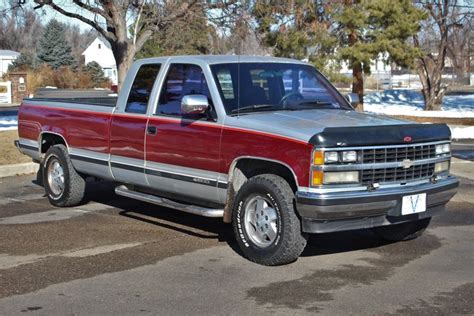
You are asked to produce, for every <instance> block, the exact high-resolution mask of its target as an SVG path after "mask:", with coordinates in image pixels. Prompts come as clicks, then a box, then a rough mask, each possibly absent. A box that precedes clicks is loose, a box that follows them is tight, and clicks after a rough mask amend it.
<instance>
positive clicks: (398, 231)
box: [372, 217, 431, 241]
mask: <svg viewBox="0 0 474 316" xmlns="http://www.w3.org/2000/svg"><path fill="white" fill-rule="evenodd" d="M430 221H431V217H429V218H424V219H419V220H416V221H412V222H406V223H401V224H396V225H387V226H380V227H374V228H372V231H373V232H374V233H375V234H376V235H377V236H379V237H380V238H382V239H385V240H388V241H403V240H411V239H415V238H418V237H420V236H421V235H422V234H423V232H424V231H425V229H426V228H427V227H428V225H429V224H430Z"/></svg>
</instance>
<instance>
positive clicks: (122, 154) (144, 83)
mask: <svg viewBox="0 0 474 316" xmlns="http://www.w3.org/2000/svg"><path fill="white" fill-rule="evenodd" d="M160 66H161V65H160V64H144V65H141V66H140V68H139V69H138V70H136V69H135V71H136V75H135V78H134V80H133V83H132V84H131V87H130V93H129V95H128V98H127V101H126V103H125V104H124V105H123V106H120V105H118V106H117V110H116V111H115V112H114V114H113V117H112V122H111V126H110V165H111V168H112V173H113V175H114V178H115V180H116V181H118V182H122V183H130V184H136V185H141V186H147V183H146V177H145V172H144V166H145V130H146V126H147V120H148V117H147V110H148V103H149V100H150V94H151V92H152V89H153V84H154V83H155V80H156V77H157V76H158V73H159V71H160ZM131 71H134V70H133V69H132V70H131ZM124 89H126V88H125V86H124Z"/></svg>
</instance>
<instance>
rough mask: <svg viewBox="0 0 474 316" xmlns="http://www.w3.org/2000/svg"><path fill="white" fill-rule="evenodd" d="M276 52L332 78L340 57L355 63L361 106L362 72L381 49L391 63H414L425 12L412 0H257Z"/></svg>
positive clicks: (260, 25)
mask: <svg viewBox="0 0 474 316" xmlns="http://www.w3.org/2000/svg"><path fill="white" fill-rule="evenodd" d="M253 14H254V16H255V18H256V21H257V24H258V27H257V31H258V32H259V33H260V34H261V35H262V36H263V38H264V40H265V43H266V44H267V45H268V46H270V47H273V49H274V54H275V55H277V56H283V57H292V58H297V59H307V60H308V61H310V62H312V63H313V64H314V65H315V66H316V67H318V68H319V69H320V70H322V72H323V73H325V74H326V75H329V77H330V78H331V79H333V80H334V79H338V78H337V77H338V76H337V75H336V74H337V71H338V68H339V67H340V64H341V63H342V62H347V64H348V65H349V68H351V69H352V74H353V82H352V91H353V92H354V93H357V94H358V95H359V100H360V104H359V106H358V109H359V110H363V96H364V73H365V74H370V63H371V61H372V60H374V59H376V58H377V57H378V56H379V55H380V54H386V55H387V57H388V58H387V60H386V61H387V63H392V62H394V63H395V64H397V65H399V66H402V67H410V66H413V65H414V61H415V59H416V58H417V57H419V56H420V54H421V51H420V50H419V49H417V48H414V47H413V46H412V45H411V44H410V43H409V42H408V39H410V38H411V37H412V36H413V35H414V34H416V33H417V32H418V30H419V28H420V21H421V20H422V19H424V18H426V14H425V13H424V12H423V11H422V10H420V9H418V8H416V7H415V6H414V5H413V3H412V2H411V1H410V0H397V1H393V0H344V1H332V2H331V1H322V0H312V1H311V0H301V1H292V2H291V3H289V2H288V3H285V4H280V5H274V4H270V3H269V2H268V1H266V0H257V1H256V4H255V8H254V12H253Z"/></svg>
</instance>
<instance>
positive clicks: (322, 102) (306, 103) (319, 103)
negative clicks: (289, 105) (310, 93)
mask: <svg viewBox="0 0 474 316" xmlns="http://www.w3.org/2000/svg"><path fill="white" fill-rule="evenodd" d="M298 105H303V106H309V105H317V106H327V105H332V103H331V102H328V101H316V100H315V101H304V102H299V103H297V104H295V106H298Z"/></svg>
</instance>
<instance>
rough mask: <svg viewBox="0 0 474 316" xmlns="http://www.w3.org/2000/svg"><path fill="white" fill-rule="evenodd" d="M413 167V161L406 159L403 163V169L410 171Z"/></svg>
mask: <svg viewBox="0 0 474 316" xmlns="http://www.w3.org/2000/svg"><path fill="white" fill-rule="evenodd" d="M411 166H413V161H411V160H410V159H404V160H403V161H402V167H403V169H408V168H410V167H411Z"/></svg>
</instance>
